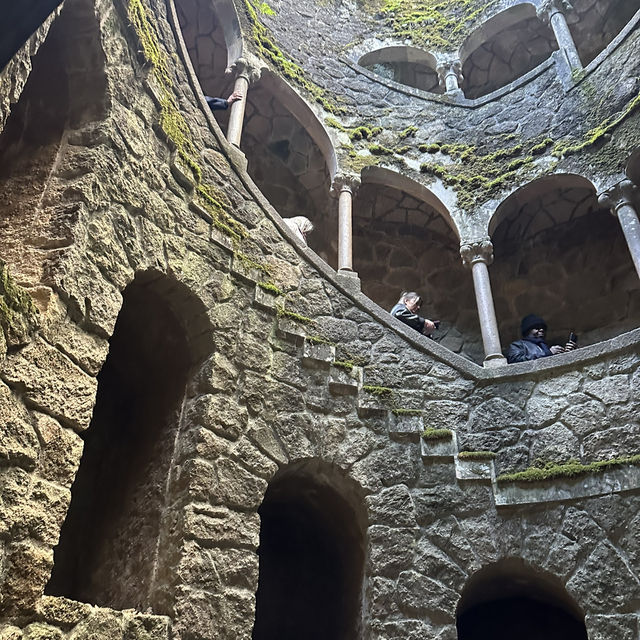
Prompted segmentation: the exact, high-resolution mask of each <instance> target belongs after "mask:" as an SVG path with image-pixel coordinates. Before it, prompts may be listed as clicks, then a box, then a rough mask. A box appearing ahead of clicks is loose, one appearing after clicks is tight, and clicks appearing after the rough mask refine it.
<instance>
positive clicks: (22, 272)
mask: <svg viewBox="0 0 640 640" xmlns="http://www.w3.org/2000/svg"><path fill="white" fill-rule="evenodd" d="M107 100H108V96H107V79H106V75H105V56H104V52H103V50H102V46H101V36H100V30H99V26H98V20H97V17H96V14H95V8H94V4H93V2H91V1H90V0H68V1H67V2H65V4H64V8H63V10H62V13H61V14H60V16H59V17H58V18H57V19H56V20H55V21H54V23H53V25H52V27H51V29H50V31H49V34H48V36H47V38H46V40H45V42H44V43H43V44H42V46H41V47H40V49H39V50H38V53H37V55H36V56H35V58H34V60H33V69H32V71H31V74H30V75H29V79H28V80H27V83H26V85H25V87H24V90H23V91H22V94H21V96H20V99H19V101H18V102H17V104H16V105H15V106H14V107H13V109H12V111H11V114H10V116H9V118H8V119H7V122H6V125H5V127H4V130H3V131H2V135H1V136H0V209H2V213H3V215H2V221H1V223H0V230H1V233H0V257H1V258H2V259H3V260H5V261H6V262H7V263H8V264H9V266H10V267H11V271H12V273H13V274H14V276H15V277H16V280H17V281H18V282H19V283H20V284H22V285H25V286H36V285H38V284H40V283H41V282H42V278H43V261H45V260H47V259H49V258H52V259H53V258H54V257H55V256H57V254H59V253H60V249H61V248H64V247H67V246H68V245H69V244H70V243H71V242H72V226H73V224H74V221H75V220H76V219H77V217H78V210H79V209H80V208H81V206H82V205H81V204H80V203H79V202H78V201H82V200H83V198H82V194H81V189H70V190H69V191H70V192H71V193H70V194H68V195H67V199H66V203H65V205H61V204H60V202H59V201H58V202H57V203H56V204H55V205H52V204H51V202H50V200H51V199H50V198H49V197H48V196H49V195H50V189H51V188H52V186H53V185H54V183H55V182H56V179H57V178H58V177H59V175H58V173H57V171H58V170H59V164H60V163H59V162H58V160H59V158H61V157H62V156H63V154H65V153H67V152H71V153H73V152H74V151H78V150H79V149H80V148H82V147H84V146H85V145H87V142H86V140H87V139H89V140H90V139H91V135H90V134H87V137H86V139H85V138H84V137H83V135H82V131H83V130H85V128H89V127H90V126H91V124H92V123H95V122H97V121H101V120H102V119H103V118H104V117H105V114H106V111H107V108H108V105H107ZM70 140H71V142H70ZM87 146H89V145H87ZM89 155H90V154H89V153H88V152H85V154H84V157H83V154H82V153H80V152H79V151H78V153H77V154H76V156H77V157H76V158H74V161H73V162H69V163H67V166H65V167H64V179H65V180H69V181H70V180H77V181H78V182H81V181H82V179H83V178H84V177H86V176H87V175H88V174H91V173H92V172H93V170H94V162H93V159H91V158H90V157H89ZM79 192H80V195H79V196H78V193H79Z"/></svg>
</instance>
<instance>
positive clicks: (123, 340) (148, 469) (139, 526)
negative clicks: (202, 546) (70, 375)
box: [46, 272, 203, 613]
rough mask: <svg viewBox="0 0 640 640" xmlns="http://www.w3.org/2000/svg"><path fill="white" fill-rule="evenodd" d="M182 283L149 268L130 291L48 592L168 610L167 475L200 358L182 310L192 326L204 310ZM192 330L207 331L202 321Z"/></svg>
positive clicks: (122, 605)
mask: <svg viewBox="0 0 640 640" xmlns="http://www.w3.org/2000/svg"><path fill="white" fill-rule="evenodd" d="M183 289H185V288H184V287H183V286H182V285H179V284H178V283H177V282H175V281H173V280H170V279H168V278H166V277H164V276H160V277H159V276H158V274H153V273H151V272H145V273H142V274H139V275H138V276H137V277H136V279H135V280H134V281H133V282H132V283H131V284H130V285H129V286H128V287H127V288H126V289H125V290H124V292H123V304H122V308H121V310H120V313H119V315H118V319H117V322H116V325H115V329H114V332H113V335H112V337H111V340H110V343H109V355H108V357H107V360H106V362H105V364H104V366H103V367H102V370H101V371H100V374H99V375H98V392H97V397H96V404H95V408H94V412H93V417H92V421H91V424H90V426H89V429H88V430H87V431H86V432H85V433H84V434H83V439H84V453H83V456H82V460H81V462H80V467H79V469H78V473H77V475H76V479H75V482H74V484H73V487H72V498H71V505H70V507H69V511H68V513H67V518H66V520H65V522H64V524H63V527H62V531H61V535H60V542H59V544H58V546H57V547H56V549H55V551H54V568H53V572H52V575H51V579H50V581H49V584H48V585H47V588H46V593H48V594H49V595H58V596H66V597H68V598H71V599H74V600H79V601H83V602H90V603H92V604H96V605H100V606H107V607H110V608H114V609H125V608H135V609H138V610H141V611H145V610H147V609H150V610H152V611H153V612H154V613H168V611H169V609H170V606H169V605H168V603H167V601H166V596H165V594H166V586H167V585H168V584H171V582H172V572H171V569H170V567H169V563H170V554H167V553H166V551H167V550H166V544H167V543H166V540H167V531H166V529H167V527H166V519H167V515H168V513H169V511H170V504H171V500H170V497H169V492H170V483H169V477H170V473H171V469H172V463H173V458H174V455H175V447H176V444H177V442H178V435H179V433H180V429H181V424H182V422H181V421H182V407H183V401H184V396H185V389H186V383H187V379H188V374H189V371H190V369H191V367H192V365H193V364H194V360H195V359H196V356H195V355H194V349H193V347H192V345H191V344H190V340H189V335H188V333H187V331H186V330H185V328H184V325H185V324H186V321H185V316H184V314H188V318H189V320H190V322H189V324H190V325H193V319H194V318H196V319H197V318H198V317H199V315H198V310H199V309H198V308H197V300H196V299H195V298H194V297H191V298H190V297H189V294H188V292H186V290H185V291H183ZM166 292H168V293H166ZM175 308H180V309H181V313H180V314H177V313H176V312H175V310H174V309H175ZM200 311H201V310H200ZM196 324H197V322H196ZM190 330H191V331H192V332H195V333H196V334H197V335H198V336H201V335H202V330H203V327H201V326H198V327H193V326H190ZM194 341H195V338H194ZM200 355H202V354H200ZM198 359H199V356H198Z"/></svg>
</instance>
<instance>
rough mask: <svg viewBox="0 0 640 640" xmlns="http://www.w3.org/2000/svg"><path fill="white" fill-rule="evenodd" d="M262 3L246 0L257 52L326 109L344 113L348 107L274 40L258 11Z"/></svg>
mask: <svg viewBox="0 0 640 640" xmlns="http://www.w3.org/2000/svg"><path fill="white" fill-rule="evenodd" d="M260 4H261V3H259V2H257V0H255V1H254V0H244V5H245V8H246V13H247V17H248V18H249V23H250V25H251V36H252V40H253V42H254V44H255V46H256V49H257V52H258V54H259V55H261V56H262V57H263V58H264V59H266V60H267V61H269V62H271V64H272V65H273V66H274V67H275V68H276V70H277V71H279V72H280V73H281V74H282V76H283V77H285V78H286V79H287V80H291V81H292V82H294V83H295V84H297V85H298V86H299V87H301V88H302V89H304V90H305V91H306V92H307V93H309V94H310V95H311V96H312V98H313V99H314V100H315V102H317V103H318V104H320V105H321V106H322V108H323V109H324V110H325V111H328V112H329V113H334V114H344V113H346V109H345V108H344V107H343V106H341V105H338V104H336V102H335V99H334V98H333V97H330V95H329V94H328V93H327V91H325V90H324V89H322V88H321V87H319V86H318V85H317V84H315V83H313V82H311V81H310V80H309V79H308V78H307V77H306V75H305V72H304V71H303V70H302V67H300V66H299V65H297V64H296V63H295V62H293V61H291V60H289V58H287V57H286V56H285V55H284V53H283V51H282V49H280V47H278V45H277V44H276V43H275V42H274V40H273V37H272V35H271V33H270V32H269V30H268V29H267V27H265V26H264V25H263V24H262V23H261V22H260V18H259V17H258V11H257V9H256V6H260Z"/></svg>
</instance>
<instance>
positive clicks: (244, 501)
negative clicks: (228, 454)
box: [211, 458, 267, 510]
mask: <svg viewBox="0 0 640 640" xmlns="http://www.w3.org/2000/svg"><path fill="white" fill-rule="evenodd" d="M215 473H216V475H217V483H216V485H215V486H214V487H213V491H212V495H211V500H212V501H213V502H216V503H219V502H222V503H223V504H225V505H227V506H230V507H232V508H237V509H247V510H251V509H254V510H255V509H257V508H258V507H259V506H260V504H261V503H262V498H263V496H264V492H265V491H266V489H267V483H266V481H265V480H264V479H263V478H258V477H257V476H255V475H254V474H252V473H251V472H250V471H247V469H245V468H244V467H243V466H241V465H240V464H238V463H237V462H235V461H233V460H229V459H228V458H222V459H220V460H219V461H218V462H217V464H216V465H215Z"/></svg>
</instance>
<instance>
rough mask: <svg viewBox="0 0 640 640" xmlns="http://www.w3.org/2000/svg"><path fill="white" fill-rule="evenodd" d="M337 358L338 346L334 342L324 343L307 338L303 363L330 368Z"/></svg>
mask: <svg viewBox="0 0 640 640" xmlns="http://www.w3.org/2000/svg"><path fill="white" fill-rule="evenodd" d="M335 358H336V348H335V347H334V346H333V345H332V344H324V343H317V342H311V341H309V340H305V342H304V347H303V351H302V364H303V365H304V366H305V367H309V368H312V369H328V368H329V367H330V366H331V363H332V362H333V361H334V360H335Z"/></svg>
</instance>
